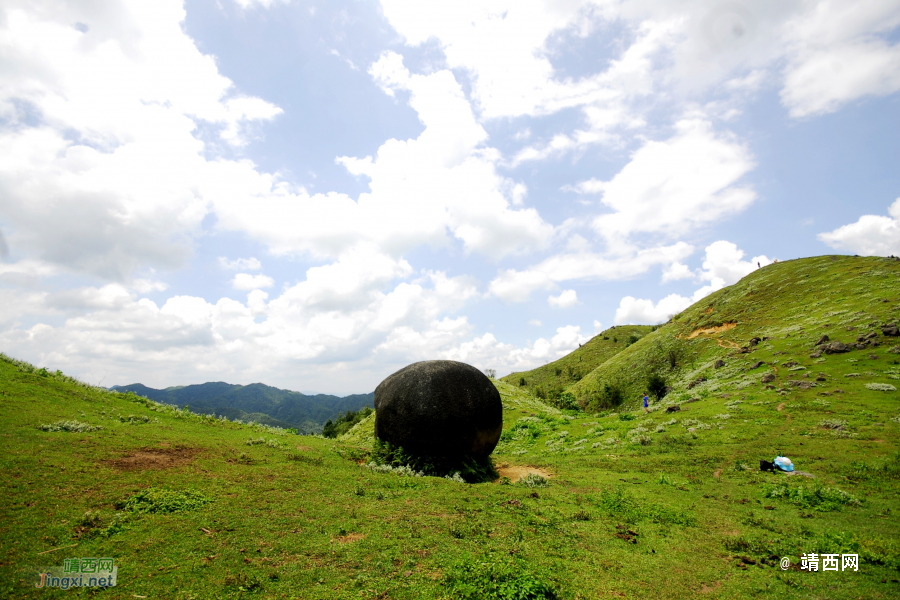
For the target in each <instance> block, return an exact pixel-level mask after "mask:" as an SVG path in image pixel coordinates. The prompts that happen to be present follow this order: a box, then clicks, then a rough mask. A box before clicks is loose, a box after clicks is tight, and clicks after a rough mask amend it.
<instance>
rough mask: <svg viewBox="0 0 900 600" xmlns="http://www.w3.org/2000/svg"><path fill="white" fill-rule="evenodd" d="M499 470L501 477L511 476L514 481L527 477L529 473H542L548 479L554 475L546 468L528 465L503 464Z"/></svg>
mask: <svg viewBox="0 0 900 600" xmlns="http://www.w3.org/2000/svg"><path fill="white" fill-rule="evenodd" d="M497 472H498V473H500V477H501V478H503V477H509V479H510V480H511V481H512V482H514V483H515V482H516V481H518V480H519V477H526V476H527V475H528V474H529V473H534V474H535V475H540V476H541V477H546V478H547V479H550V478H551V477H553V475H551V474H550V473H548V472H547V471H545V470H544V469H539V468H537V467H529V466H526V465H507V466H501V467H499V468H498V469H497Z"/></svg>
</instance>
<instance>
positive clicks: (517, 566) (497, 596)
mask: <svg viewBox="0 0 900 600" xmlns="http://www.w3.org/2000/svg"><path fill="white" fill-rule="evenodd" d="M445 584H446V586H447V589H448V591H450V592H451V594H452V596H453V597H455V598H459V599H460V600H555V599H556V598H559V591H558V588H557V587H556V586H554V585H553V584H551V583H547V582H546V581H544V580H543V579H542V578H541V577H539V576H538V575H536V574H535V569H534V568H533V567H532V566H530V565H526V564H524V563H521V562H518V561H509V562H494V561H490V560H486V561H465V562H463V561H460V562H457V563H454V564H453V565H451V567H450V569H449V570H448V573H447V575H446V576H445Z"/></svg>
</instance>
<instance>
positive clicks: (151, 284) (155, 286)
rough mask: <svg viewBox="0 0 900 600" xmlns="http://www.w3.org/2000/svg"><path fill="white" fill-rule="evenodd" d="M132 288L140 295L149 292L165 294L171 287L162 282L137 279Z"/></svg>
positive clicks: (132, 283)
mask: <svg viewBox="0 0 900 600" xmlns="http://www.w3.org/2000/svg"><path fill="white" fill-rule="evenodd" d="M131 288H132V289H134V290H135V291H137V292H138V293H140V294H147V293H149V292H164V291H166V290H167V289H169V286H168V285H167V284H166V283H164V282H162V281H155V280H152V279H135V280H134V281H132V282H131Z"/></svg>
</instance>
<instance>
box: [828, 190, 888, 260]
mask: <svg viewBox="0 0 900 600" xmlns="http://www.w3.org/2000/svg"><path fill="white" fill-rule="evenodd" d="M888 214H889V215H890V217H883V216H878V215H863V216H861V217H860V218H859V220H858V221H857V222H856V223H850V224H849V225H844V226H842V227H838V228H837V229H835V230H834V231H828V232H825V233H820V234H819V235H818V236H816V237H818V238H819V240H820V241H822V242H825V243H826V244H828V245H829V246H831V247H832V248H835V249H838V250H846V251H848V252H853V253H854V254H860V255H862V256H888V255H894V256H897V255H900V198H897V199H896V200H894V203H893V204H891V205H890V207H888Z"/></svg>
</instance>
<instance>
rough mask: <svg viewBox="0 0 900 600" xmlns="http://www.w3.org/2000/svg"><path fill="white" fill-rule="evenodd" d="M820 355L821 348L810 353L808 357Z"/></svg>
mask: <svg viewBox="0 0 900 600" xmlns="http://www.w3.org/2000/svg"><path fill="white" fill-rule="evenodd" d="M820 356H822V351H821V350H816V351H815V352H813V353H812V354H810V355H809V357H810V358H819V357H820Z"/></svg>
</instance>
